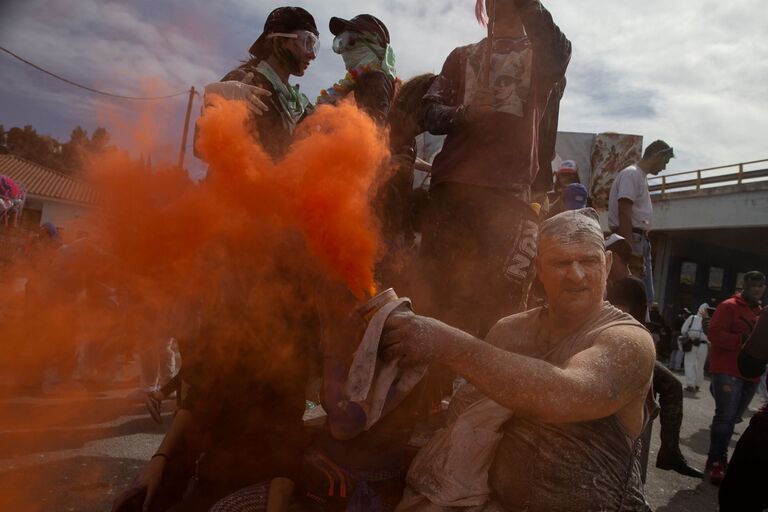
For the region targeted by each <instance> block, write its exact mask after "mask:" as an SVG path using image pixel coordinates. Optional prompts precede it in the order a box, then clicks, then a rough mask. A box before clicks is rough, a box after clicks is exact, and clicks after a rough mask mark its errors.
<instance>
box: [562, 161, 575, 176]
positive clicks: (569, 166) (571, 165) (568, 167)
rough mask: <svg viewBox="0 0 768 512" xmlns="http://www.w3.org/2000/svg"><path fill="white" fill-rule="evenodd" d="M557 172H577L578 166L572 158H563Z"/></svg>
mask: <svg viewBox="0 0 768 512" xmlns="http://www.w3.org/2000/svg"><path fill="white" fill-rule="evenodd" d="M557 172H558V173H563V174H578V173H579V166H578V165H577V164H576V162H575V161H573V160H563V163H561V164H560V167H559V168H558V170H557Z"/></svg>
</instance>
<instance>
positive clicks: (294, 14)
mask: <svg viewBox="0 0 768 512" xmlns="http://www.w3.org/2000/svg"><path fill="white" fill-rule="evenodd" d="M294 30H306V31H307V32H312V33H313V34H315V35H316V36H320V32H318V30H317V25H315V18H314V17H312V15H311V14H310V13H309V12H308V11H307V10H306V9H302V8H301V7H278V8H277V9H275V10H273V11H272V12H270V13H269V15H268V16H267V20H266V21H265V22H264V31H263V32H262V34H261V35H260V36H259V38H258V39H256V41H255V42H254V43H253V44H252V45H251V48H250V49H249V50H248V52H249V53H250V54H251V55H254V56H257V57H260V56H261V55H260V53H262V48H263V46H264V41H266V39H267V36H268V35H269V34H274V33H275V32H293V31H294Z"/></svg>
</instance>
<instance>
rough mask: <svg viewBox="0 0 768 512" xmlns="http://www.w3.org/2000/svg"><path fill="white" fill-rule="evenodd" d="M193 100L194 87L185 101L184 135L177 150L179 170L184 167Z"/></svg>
mask: <svg viewBox="0 0 768 512" xmlns="http://www.w3.org/2000/svg"><path fill="white" fill-rule="evenodd" d="M194 99H195V86H194V85H193V86H192V87H191V88H190V89H189V100H187V115H186V116H185V117H184V133H183V135H182V136H181V149H180V150H179V162H178V164H177V165H178V167H179V169H181V168H183V167H184V154H185V153H186V152H187V136H188V135H189V117H190V115H191V114H192V101H193V100H194Z"/></svg>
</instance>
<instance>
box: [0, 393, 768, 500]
mask: <svg viewBox="0 0 768 512" xmlns="http://www.w3.org/2000/svg"><path fill="white" fill-rule="evenodd" d="M707 384H708V383H707ZM130 391H131V388H130V387H127V386H126V385H124V387H118V388H112V389H108V390H85V391H84V390H79V391H76V390H69V391H68V392H57V393H53V394H43V395H37V396H13V397H9V396H6V397H5V398H3V399H2V400H0V511H19V512H27V511H54V512H60V511H61V512H79V511H88V512H91V511H108V510H110V505H111V502H112V500H113V499H114V497H115V496H116V495H117V494H119V493H120V492H121V491H122V490H123V489H125V488H126V487H127V486H128V485H129V483H130V482H131V480H132V479H133V478H134V476H135V475H136V474H137V472H138V471H139V470H140V469H141V468H142V467H143V465H144V464H145V463H146V461H147V460H148V458H149V456H150V455H151V454H152V453H153V452H154V450H155V449H156V447H157V446H158V444H159V443H160V441H161V439H162V436H163V433H164V428H165V426H164V425H158V424H156V423H154V422H153V421H152V420H151V418H150V417H149V415H148V414H147V412H146V409H145V406H144V404H143V403H141V402H135V401H133V402H132V401H130V400H128V399H126V396H127V395H128V394H129V393H130ZM759 402H760V399H759V398H757V397H756V398H755V401H753V403H752V406H751V407H752V408H755V409H756V408H757V407H758V405H759ZM173 406H174V403H173V402H172V401H167V402H165V403H164V421H165V425H167V424H168V423H169V422H170V419H171V416H172V409H173ZM713 411H714V401H713V399H712V397H711V395H710V394H709V392H708V391H706V390H703V391H701V392H699V393H697V394H695V395H693V394H690V393H686V396H685V398H684V421H683V428H682V433H681V446H682V450H683V453H684V455H685V456H686V457H687V458H688V461H689V462H690V463H691V464H692V465H694V466H696V467H699V468H703V466H704V463H705V460H706V454H707V448H708V446H709V424H710V421H711V419H712V414H713ZM749 414H751V413H749ZM748 422H749V418H748V417H746V418H745V421H744V422H743V423H741V424H740V425H737V427H736V435H734V440H733V444H734V445H735V442H736V440H737V439H738V436H739V434H740V433H741V432H743V430H744V429H745V428H746V426H747V424H748ZM658 443H659V436H658V421H657V422H656V424H655V425H654V431H653V437H652V442H651V449H650V457H649V461H650V462H649V468H648V478H647V482H646V487H645V491H646V497H647V499H648V501H649V503H650V504H651V506H652V507H653V509H654V510H655V511H657V512H672V511H674V512H687V511H690V512H710V511H712V512H714V511H716V510H717V488H716V487H714V486H712V485H711V484H709V483H708V482H707V481H706V480H704V481H703V480H700V479H694V478H690V477H685V476H682V475H678V474H677V473H674V472H671V471H662V470H659V469H657V468H656V467H655V465H654V463H655V459H656V452H657V450H658Z"/></svg>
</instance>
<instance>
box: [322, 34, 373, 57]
mask: <svg viewBox="0 0 768 512" xmlns="http://www.w3.org/2000/svg"><path fill="white" fill-rule="evenodd" d="M361 45H365V46H368V47H370V46H371V45H376V46H378V44H377V41H376V40H375V39H374V38H373V37H370V36H366V35H365V34H358V33H357V32H342V33H341V34H339V35H337V36H336V37H334V38H333V48H332V49H333V52H334V53H344V52H347V51H349V50H354V49H355V48H357V47H359V46H361Z"/></svg>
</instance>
